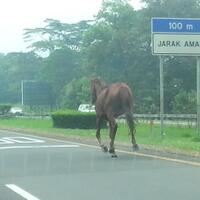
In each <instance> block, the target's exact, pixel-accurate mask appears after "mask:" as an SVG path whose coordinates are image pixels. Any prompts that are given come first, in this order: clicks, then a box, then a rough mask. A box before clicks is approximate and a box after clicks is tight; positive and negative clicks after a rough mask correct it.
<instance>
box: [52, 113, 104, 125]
mask: <svg viewBox="0 0 200 200" xmlns="http://www.w3.org/2000/svg"><path fill="white" fill-rule="evenodd" d="M51 117H52V120H53V126H54V127H57V128H72V129H73V128H77V129H95V128H96V114H95V113H83V112H78V111H74V110H67V111H58V112H54V113H52V115H51ZM103 127H106V123H103Z"/></svg>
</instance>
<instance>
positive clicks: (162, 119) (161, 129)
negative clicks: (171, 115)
mask: <svg viewBox="0 0 200 200" xmlns="http://www.w3.org/2000/svg"><path fill="white" fill-rule="evenodd" d="M159 58H160V59H159V60H160V133H161V136H164V81H163V56H160V57H159Z"/></svg>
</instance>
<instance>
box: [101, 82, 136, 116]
mask: <svg viewBox="0 0 200 200" xmlns="http://www.w3.org/2000/svg"><path fill="white" fill-rule="evenodd" d="M99 100H100V101H99V103H100V104H101V105H102V109H103V110H104V112H107V113H108V112H112V113H113V114H114V115H115V116H119V115H121V114H124V113H125V112H127V111H130V110H132V103H133V101H132V92H131V89H130V88H129V87H128V85H127V84H125V83H114V84H112V85H110V86H109V87H107V88H106V89H105V90H104V91H103V92H102V94H101V96H100V99H99Z"/></svg>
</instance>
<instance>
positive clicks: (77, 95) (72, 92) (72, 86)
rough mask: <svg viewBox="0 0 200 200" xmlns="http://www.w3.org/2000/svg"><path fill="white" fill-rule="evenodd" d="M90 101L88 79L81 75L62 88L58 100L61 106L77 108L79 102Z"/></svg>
mask: <svg viewBox="0 0 200 200" xmlns="http://www.w3.org/2000/svg"><path fill="white" fill-rule="evenodd" d="M90 101H91V97H90V80H89V79H88V78H86V77H83V78H81V79H74V80H72V81H71V82H70V83H68V84H67V85H66V86H65V87H64V88H63V90H62V94H61V98H60V101H59V102H60V106H61V107H62V108H73V109H78V106H79V105H80V104H83V103H89V102H90Z"/></svg>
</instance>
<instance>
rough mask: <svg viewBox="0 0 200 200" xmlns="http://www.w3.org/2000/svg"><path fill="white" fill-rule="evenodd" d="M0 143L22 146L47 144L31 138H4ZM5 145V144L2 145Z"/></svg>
mask: <svg viewBox="0 0 200 200" xmlns="http://www.w3.org/2000/svg"><path fill="white" fill-rule="evenodd" d="M0 141H3V142H4V144H13V143H20V144H32V143H45V141H44V140H39V139H35V138H29V137H2V138H1V139H0ZM0 144H3V143H0Z"/></svg>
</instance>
